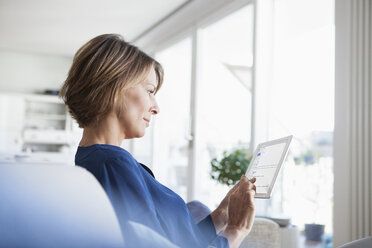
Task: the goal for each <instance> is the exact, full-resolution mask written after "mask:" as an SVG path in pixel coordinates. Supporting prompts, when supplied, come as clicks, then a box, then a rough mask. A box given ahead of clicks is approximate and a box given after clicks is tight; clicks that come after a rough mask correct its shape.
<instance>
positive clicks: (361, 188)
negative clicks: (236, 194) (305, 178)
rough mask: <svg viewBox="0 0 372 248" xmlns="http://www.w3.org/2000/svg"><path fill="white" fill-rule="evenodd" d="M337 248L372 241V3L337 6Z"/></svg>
mask: <svg viewBox="0 0 372 248" xmlns="http://www.w3.org/2000/svg"><path fill="white" fill-rule="evenodd" d="M335 24H336V61H335V62H336V63H335V65H336V68H335V69H336V72H335V73H336V74H335V80H336V82H335V90H336V91H335V132H334V173H335V187H334V191H335V192H334V193H335V194H334V245H335V247H337V246H339V245H341V244H343V243H346V242H349V241H351V240H356V239H359V238H362V237H366V236H372V168H371V164H372V118H371V117H372V100H371V98H372V74H371V72H372V44H371V43H372V36H371V34H372V30H371V29H372V1H371V0H335Z"/></svg>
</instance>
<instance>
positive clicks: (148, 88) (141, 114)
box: [117, 68, 159, 139]
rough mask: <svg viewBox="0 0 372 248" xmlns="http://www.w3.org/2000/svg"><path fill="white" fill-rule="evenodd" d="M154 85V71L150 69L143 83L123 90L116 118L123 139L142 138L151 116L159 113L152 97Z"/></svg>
mask: <svg viewBox="0 0 372 248" xmlns="http://www.w3.org/2000/svg"><path fill="white" fill-rule="evenodd" d="M156 83H157V81H156V74H155V70H154V69H153V68H151V69H150V71H149V74H148V75H147V77H146V79H145V80H144V81H143V82H141V83H139V84H137V85H135V86H133V87H132V88H129V89H127V90H125V91H124V93H123V94H122V95H121V97H119V99H118V104H120V109H121V111H120V114H117V117H118V121H119V125H120V127H121V130H122V133H123V134H124V139H131V138H139V137H143V136H144V135H145V129H146V127H148V126H149V125H150V121H151V117H152V115H156V114H157V113H159V106H158V104H157V102H156V100H155V96H154V93H155V90H156V86H157V85H156ZM117 112H118V111H117Z"/></svg>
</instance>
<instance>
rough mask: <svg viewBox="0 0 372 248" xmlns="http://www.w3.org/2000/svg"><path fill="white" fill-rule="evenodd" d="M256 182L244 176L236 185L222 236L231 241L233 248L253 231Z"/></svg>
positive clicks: (229, 202) (230, 199)
mask: <svg viewBox="0 0 372 248" xmlns="http://www.w3.org/2000/svg"><path fill="white" fill-rule="evenodd" d="M255 181H256V179H255V178H253V179H252V180H248V179H247V178H246V177H245V176H242V178H241V180H240V182H239V183H238V184H237V185H236V189H235V190H234V191H233V192H232V193H231V195H230V198H229V201H228V221H227V227H226V229H225V231H224V232H223V233H222V234H221V236H223V237H225V238H226V239H227V240H228V241H229V245H230V247H232V248H234V247H239V245H240V244H241V242H242V241H243V240H244V238H245V237H246V236H247V235H248V234H249V232H250V231H251V228H252V225H253V221H254V213H255V205H254V196H255V193H256V188H255V186H254V184H253V183H254V182H255ZM234 188H235V187H234Z"/></svg>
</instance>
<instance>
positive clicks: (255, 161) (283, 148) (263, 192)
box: [246, 136, 292, 198]
mask: <svg viewBox="0 0 372 248" xmlns="http://www.w3.org/2000/svg"><path fill="white" fill-rule="evenodd" d="M291 139H292V136H289V137H285V138H282V139H278V140H273V141H269V142H265V143H262V144H260V145H259V146H258V147H257V149H256V151H255V153H254V156H253V158H252V162H251V163H250V165H249V167H248V170H247V173H246V176H247V177H248V178H249V179H251V178H253V177H255V178H256V182H255V185H256V197H257V198H269V197H270V194H271V191H272V188H273V186H274V184H275V181H276V177H277V175H278V173H279V170H280V167H281V165H282V163H283V161H284V159H285V157H286V154H287V151H288V147H289V143H290V141H291Z"/></svg>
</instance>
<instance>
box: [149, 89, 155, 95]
mask: <svg viewBox="0 0 372 248" xmlns="http://www.w3.org/2000/svg"><path fill="white" fill-rule="evenodd" d="M147 93H149V95H153V94H154V93H155V90H148V91H147Z"/></svg>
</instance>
